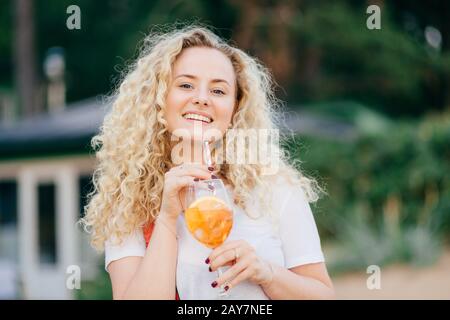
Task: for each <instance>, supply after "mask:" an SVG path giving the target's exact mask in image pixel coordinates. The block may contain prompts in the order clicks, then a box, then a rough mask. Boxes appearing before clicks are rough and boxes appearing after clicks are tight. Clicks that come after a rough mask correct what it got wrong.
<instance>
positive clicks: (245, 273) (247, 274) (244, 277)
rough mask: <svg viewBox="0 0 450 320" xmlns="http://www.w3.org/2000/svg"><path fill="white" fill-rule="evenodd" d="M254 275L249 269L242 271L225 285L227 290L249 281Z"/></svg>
mask: <svg viewBox="0 0 450 320" xmlns="http://www.w3.org/2000/svg"><path fill="white" fill-rule="evenodd" d="M253 274H254V271H253V270H252V269H250V268H246V269H244V270H243V271H242V272H241V273H239V274H238V275H237V276H236V277H235V278H233V279H232V280H231V281H229V282H228V283H227V286H228V289H227V290H230V289H231V288H233V287H236V286H237V285H238V284H239V283H241V282H242V281H245V280H247V279H250V278H251V277H252V276H253Z"/></svg>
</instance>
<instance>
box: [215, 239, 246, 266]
mask: <svg viewBox="0 0 450 320" xmlns="http://www.w3.org/2000/svg"><path fill="white" fill-rule="evenodd" d="M249 247H250V245H249V244H248V243H247V242H246V241H244V240H233V241H227V242H225V243H224V244H222V245H220V246H219V247H217V248H216V249H214V250H213V251H212V252H211V253H210V255H209V256H208V259H209V260H207V261H210V262H212V261H214V260H215V259H216V258H217V257H218V256H220V255H222V254H223V253H224V252H226V251H229V250H232V249H233V250H237V251H234V255H236V253H237V254H238V255H239V256H242V255H243V254H244V253H245V252H246V251H248V249H249Z"/></svg>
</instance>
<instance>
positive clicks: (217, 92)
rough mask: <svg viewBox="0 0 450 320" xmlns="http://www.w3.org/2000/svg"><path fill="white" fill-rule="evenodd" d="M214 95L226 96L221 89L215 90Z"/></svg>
mask: <svg viewBox="0 0 450 320" xmlns="http://www.w3.org/2000/svg"><path fill="white" fill-rule="evenodd" d="M213 93H214V94H219V95H224V94H225V92H224V91H222V90H220V89H214V90H213Z"/></svg>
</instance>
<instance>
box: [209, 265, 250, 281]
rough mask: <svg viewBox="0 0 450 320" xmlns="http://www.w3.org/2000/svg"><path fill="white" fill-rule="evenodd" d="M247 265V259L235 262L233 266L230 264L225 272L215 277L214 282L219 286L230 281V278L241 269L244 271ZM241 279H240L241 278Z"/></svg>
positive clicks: (234, 276) (236, 274)
mask: <svg viewBox="0 0 450 320" xmlns="http://www.w3.org/2000/svg"><path fill="white" fill-rule="evenodd" d="M247 266H248V261H246V260H241V261H239V262H238V263H236V264H235V265H234V266H232V267H231V268H230V269H228V270H227V271H226V272H224V273H223V274H222V275H221V276H220V277H219V278H217V279H216V282H217V284H218V285H219V286H221V285H223V284H225V283H230V282H231V280H233V279H234V278H236V277H237V276H238V275H239V274H240V273H242V271H244V270H245V269H246V268H247ZM241 281H242V280H241Z"/></svg>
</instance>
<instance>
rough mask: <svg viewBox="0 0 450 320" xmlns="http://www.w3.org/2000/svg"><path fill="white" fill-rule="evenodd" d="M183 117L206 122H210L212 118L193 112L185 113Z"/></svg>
mask: <svg viewBox="0 0 450 320" xmlns="http://www.w3.org/2000/svg"><path fill="white" fill-rule="evenodd" d="M183 118H185V119H190V120H200V121H203V122H206V123H211V122H212V119H210V118H208V117H205V116H201V115H199V114H195V113H187V114H185V115H184V116H183Z"/></svg>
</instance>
